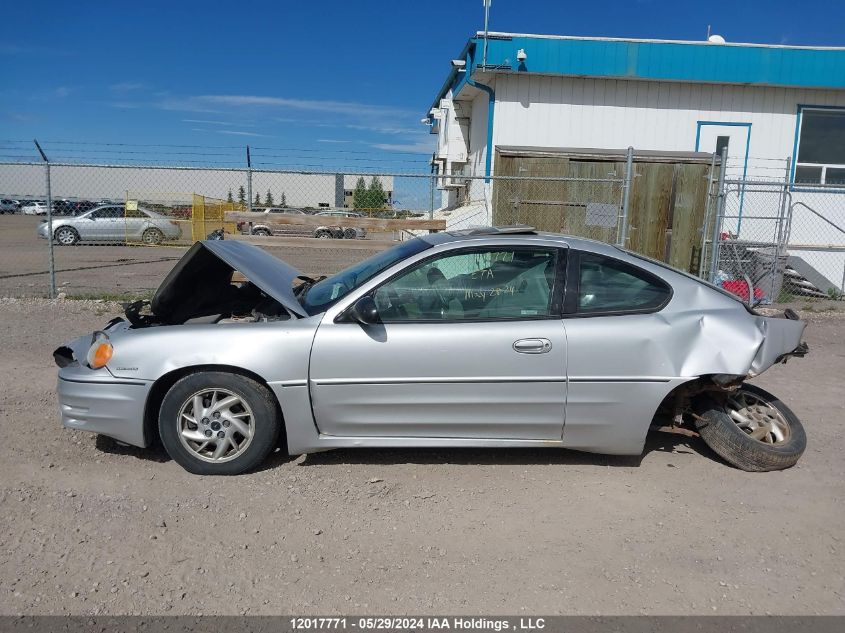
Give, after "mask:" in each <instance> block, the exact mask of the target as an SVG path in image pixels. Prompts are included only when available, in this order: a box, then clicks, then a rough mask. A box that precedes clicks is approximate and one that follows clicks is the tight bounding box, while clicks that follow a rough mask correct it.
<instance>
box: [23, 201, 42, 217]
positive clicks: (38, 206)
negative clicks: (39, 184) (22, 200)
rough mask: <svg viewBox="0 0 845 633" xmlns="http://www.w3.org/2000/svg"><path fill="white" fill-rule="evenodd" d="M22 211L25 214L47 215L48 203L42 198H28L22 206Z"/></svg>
mask: <svg viewBox="0 0 845 633" xmlns="http://www.w3.org/2000/svg"><path fill="white" fill-rule="evenodd" d="M21 213H23V214H24V215H47V203H46V202H42V201H41V200H28V201H27V202H26V204H24V205H23V206H22V207H21Z"/></svg>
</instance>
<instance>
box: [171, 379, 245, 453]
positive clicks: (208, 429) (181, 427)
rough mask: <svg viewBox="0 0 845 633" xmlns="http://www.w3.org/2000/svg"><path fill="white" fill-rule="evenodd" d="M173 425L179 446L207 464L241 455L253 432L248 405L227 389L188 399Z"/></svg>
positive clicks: (204, 392)
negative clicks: (180, 443) (179, 442)
mask: <svg viewBox="0 0 845 633" xmlns="http://www.w3.org/2000/svg"><path fill="white" fill-rule="evenodd" d="M176 425H177V432H178V434H179V440H180V441H181V442H182V445H183V446H184V447H185V448H187V449H188V450H189V451H190V452H191V453H192V454H193V456H194V457H196V458H197V459H201V460H203V461H206V462H211V463H220V462H227V461H230V460H233V459H235V458H236V457H238V456H239V455H241V454H242V453H243V452H244V451H245V450H246V449H247V447H248V446H249V445H250V443H251V442H252V438H253V434H254V431H255V420H254V417H253V414H252V409H251V408H250V406H249V404H248V403H247V402H246V401H245V400H244V399H243V398H241V397H240V396H238V395H237V394H235V393H233V392H231V391H229V390H228V389H203V390H202V391H198V392H197V393H195V394H194V395H192V396H191V397H189V398H188V399H187V400H185V402H184V403H183V404H182V406H181V407H180V408H179V415H178V419H177V421H176Z"/></svg>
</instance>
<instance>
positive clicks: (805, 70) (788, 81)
mask: <svg viewBox="0 0 845 633" xmlns="http://www.w3.org/2000/svg"><path fill="white" fill-rule="evenodd" d="M471 43H474V44H478V45H479V46H481V45H482V40H481V38H474V39H473V40H471ZM520 48H522V49H525V52H526V54H527V55H528V59H527V60H526V61H525V63H524V64H518V62H517V60H516V53H517V51H518V50H519V49H520ZM476 61H477V62H478V61H480V60H476ZM487 63H488V65H509V66H510V68H511V70H512V71H515V72H529V73H542V74H552V75H567V76H589V77H601V78H627V79H646V80H649V79H650V80H667V81H692V82H714V83H729V84H749V85H764V86H783V87H801V88H845V49H842V50H835V49H834V50H829V49H828V50H826V49H800V48H772V47H765V46H731V45H721V44H707V43H702V44H685V43H674V42H636V41H607V40H575V39H545V38H534V37H522V36H514V37H512V38H508V39H504V38H495V39H494V38H491V39H490V40H489V43H488V47H487Z"/></svg>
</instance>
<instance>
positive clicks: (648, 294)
mask: <svg viewBox="0 0 845 633" xmlns="http://www.w3.org/2000/svg"><path fill="white" fill-rule="evenodd" d="M671 297H672V289H671V287H670V286H669V285H668V284H667V283H666V282H664V281H663V280H662V279H660V278H659V277H657V276H656V275H654V274H651V273H650V272H648V271H647V270H645V269H643V268H640V267H639V266H636V265H634V264H632V263H631V262H627V261H623V260H621V259H618V258H616V257H612V256H608V255H602V254H598V253H589V252H585V251H579V250H577V249H572V250H571V252H570V257H569V261H568V271H567V288H566V298H565V301H564V324H565V326H566V337H567V345H568V347H567V351H568V355H567V377H568V397H567V405H566V428H565V429H564V432H563V442H564V445H566V446H568V447H571V448H577V449H584V450H595V449H596V448H598V449H600V450H601V451H602V452H616V453H636V452H639V451H640V450H641V449H642V443H643V441H644V439H645V435H646V432H647V430H648V427H649V424H650V422H651V419H652V417H653V415H654V413H655V411H656V410H657V407H658V406H659V405H660V403H661V401H662V400H663V398H664V397H665V395H666V394H667V393H669V392H670V391H671V390H672V389H673V388H674V387H675V386H677V385H678V384H680V383H681V382H684V380H685V379H684V378H683V377H679V376H676V375H674V373H675V371H676V370H675V369H673V366H672V363H671V362H670V358H669V355H668V352H670V351H671V347H672V344H671V336H672V329H671V327H670V326H669V324H668V322H667V320H666V319H665V318H662V317H661V315H660V314H659V313H660V311H661V310H662V309H663V308H664V307H665V306H666V305H667V304H668V302H669V301H670V299H671Z"/></svg>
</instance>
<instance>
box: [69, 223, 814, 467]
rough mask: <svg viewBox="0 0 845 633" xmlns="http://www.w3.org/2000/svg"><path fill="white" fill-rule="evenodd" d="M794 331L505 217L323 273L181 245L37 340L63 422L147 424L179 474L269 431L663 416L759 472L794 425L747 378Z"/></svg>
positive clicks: (463, 433) (583, 428) (794, 445)
mask: <svg viewBox="0 0 845 633" xmlns="http://www.w3.org/2000/svg"><path fill="white" fill-rule="evenodd" d="M804 327H805V324H804V323H803V322H802V321H800V320H798V318H797V316H796V315H795V314H794V313H791V312H787V313H786V314H785V315H783V317H778V318H769V317H764V316H761V315H759V314H756V313H755V312H754V311H753V310H751V309H750V308H749V307H748V306H746V305H744V304H743V303H741V302H740V301H739V300H737V298H736V297H734V296H732V295H730V294H728V293H726V292H725V291H723V290H721V289H718V288H716V287H714V286H711V285H709V284H707V283H704V282H702V281H701V280H699V279H696V278H694V277H691V276H689V275H686V274H684V273H681V272H678V271H676V270H674V269H671V268H669V267H667V266H665V265H664V264H661V263H659V262H655V261H651V260H648V259H645V258H642V257H640V256H638V255H635V254H633V253H630V252H626V251H623V250H620V249H618V248H616V247H614V246H610V245H607V244H603V243H599V242H593V241H589V240H584V239H578V238H571V237H566V236H562V235H554V234H547V233H540V232H536V231H534V230H533V229H531V228H530V227H507V228H499V229H476V230H470V231H464V232H454V233H437V234H432V235H429V236H426V237H421V238H417V239H414V240H411V241H407V242H402V243H400V244H398V245H396V246H394V247H393V248H390V249H388V250H386V251H384V252H382V253H379V254H378V255H376V256H374V257H372V258H370V259H367V260H365V261H362V262H360V263H357V264H355V265H353V266H351V267H350V268H348V269H346V270H344V271H342V272H340V273H338V274H336V275H334V276H332V277H329V278H326V279H312V278H309V277H306V276H304V275H303V274H302V273H300V272H299V271H298V270H296V269H294V268H293V267H291V266H289V265H288V264H285V263H284V262H282V261H280V260H278V259H276V258H275V257H273V256H271V255H270V254H268V253H267V252H265V251H264V250H262V249H260V248H258V247H255V246H251V245H248V244H245V243H243V242H238V241H207V242H198V243H196V244H195V245H194V246H193V247H192V248H191V249H190V250H189V251H188V252H187V253H186V254H185V256H184V257H183V258H182V259H181V260H180V261H179V262H178V263H177V265H176V266H175V268H174V269H173V270H172V271H171V273H170V274H169V275H168V276H167V278H166V279H165V280H164V282H163V283H162V284H161V286H160V287H159V289H158V291H157V292H156V294H155V296H154V297H153V299H152V300H151V301H150V302H149V303H144V302H140V303H136V304H132V305H130V306H129V307H128V308H127V310H126V318H117V319H115V320H113V321H112V322H110V323H108V324H107V325H106V326H105V327H104V328H103V329H102V330H101V331H98V332H95V333H94V334H93V336H92V335H88V336H84V337H81V338H78V339H76V340H74V341H71V342H70V343H68V344H67V345H66V346H63V347H60V348H59V349H57V350H56V352H55V355H54V356H55V359H56V362H57V364H58V365H59V367H60V370H59V381H58V395H59V403H60V407H61V415H62V421H63V424H64V425H65V426H67V427H70V428H74V429H82V430H88V431H92V432H94V433H100V434H103V435H106V436H109V437H112V438H115V439H117V440H119V441H121V442H125V443H128V444H132V445H135V446H140V447H146V446H149V445H150V444H151V443H152V442H155V441H157V440H158V439H160V440H161V442H162V443H163V444H164V447H165V449H166V450H167V452H168V453H169V454H170V456H171V457H172V458H173V459H174V460H176V461H177V462H178V463H179V464H181V465H182V466H183V467H184V468H186V469H187V470H189V471H190V472H193V473H200V474H221V475H222V474H236V473H241V472H244V471H247V470H249V469H251V468H255V467H256V466H257V465H259V464H260V463H261V462H262V461H263V460H264V459H265V458H266V457H267V455H268V454H269V453H270V452H271V451H273V450H274V449H275V448H276V447H277V446H283V447H285V448H286V450H287V451H288V452H289V453H290V454H292V455H295V454H302V453H310V452H315V451H323V450H327V449H332V448H340V447H355V446H377V447H406V446H407V447H410V446H481V447H511V446H520V447H559V448H568V449H575V450H580V451H591V452H599V453H612V454H625V455H635V454H640V453H641V452H642V450H643V445H644V442H645V438H646V434H647V433H648V431H649V429H650V427H651V426H652V424H653V421H655V420H661V419H664V420H666V422H665V423H663V426H667V427H669V428H670V429H674V430H679V431H683V432H686V433H687V434H700V436H701V437H702V438H703V439H704V441H705V442H706V443H707V444H708V445H709V446H710V447H711V448H712V449H713V450H714V451H715V452H716V453H717V454H718V455H720V456H721V457H722V458H723V459H724V460H726V461H727V462H729V463H731V464H733V465H734V466H737V467H739V468H742V469H744V470H751V471H763V470H774V469H781V468H786V467H789V466H791V465H793V464H794V463H795V462H796V461H797V460H798V458H799V457H800V456H801V454H802V452H803V451H804V447H805V443H806V439H805V435H804V430H803V428H802V426H801V423H800V422H799V420H798V419H797V418H796V416H795V414H793V413H792V412H791V411H790V410H789V409H788V408H787V407H786V406H785V405H784V404H783V403H782V402H780V401H779V400H778V399H777V398H776V397H775V396H773V395H771V394H769V393H767V392H765V391H763V390H762V389H759V388H757V387H755V386H753V385H749V384H747V383H746V382H745V381H746V380H747V379H749V378H753V377H754V376H757V375H758V374H760V373H761V372H763V371H765V370H766V369H768V368H769V367H771V366H772V365H773V364H775V363H780V362H785V361H786V360H787V359H789V358H790V357H792V356H802V355H804V354H805V353H806V351H807V347H806V345H805V344H803V343H802V342H801V337H802V334H803V331H804ZM656 424H661V423H660V422H656Z"/></svg>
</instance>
